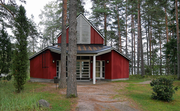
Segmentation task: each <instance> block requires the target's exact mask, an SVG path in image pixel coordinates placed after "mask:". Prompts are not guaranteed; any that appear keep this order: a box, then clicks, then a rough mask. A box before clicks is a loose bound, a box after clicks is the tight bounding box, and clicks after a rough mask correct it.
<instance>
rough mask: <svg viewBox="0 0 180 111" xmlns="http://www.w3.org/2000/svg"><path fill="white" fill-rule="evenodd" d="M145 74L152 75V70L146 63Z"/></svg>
mask: <svg viewBox="0 0 180 111" xmlns="http://www.w3.org/2000/svg"><path fill="white" fill-rule="evenodd" d="M145 75H152V70H151V68H150V67H149V66H148V65H145Z"/></svg>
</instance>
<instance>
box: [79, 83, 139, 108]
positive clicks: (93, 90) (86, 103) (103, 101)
mask: <svg viewBox="0 0 180 111" xmlns="http://www.w3.org/2000/svg"><path fill="white" fill-rule="evenodd" d="M125 86H126V83H103V84H97V85H78V86H77V91H78V104H77V106H76V111H138V110H137V109H135V108H133V107H131V106H132V103H131V102H129V101H128V100H127V99H125V98H124V97H123V98H120V97H119V98H117V97H116V98H114V96H115V95H118V94H119V93H118V90H120V89H123V88H124V87H125Z"/></svg>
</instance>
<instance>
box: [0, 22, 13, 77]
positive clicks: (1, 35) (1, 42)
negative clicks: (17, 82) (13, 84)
mask: <svg viewBox="0 0 180 111" xmlns="http://www.w3.org/2000/svg"><path fill="white" fill-rule="evenodd" d="M11 55H12V54H11V42H10V38H9V37H8V34H7V32H6V30H5V27H4V24H3V26H2V30H1V32H0V75H1V74H2V73H3V74H8V73H9V70H10V66H11Z"/></svg>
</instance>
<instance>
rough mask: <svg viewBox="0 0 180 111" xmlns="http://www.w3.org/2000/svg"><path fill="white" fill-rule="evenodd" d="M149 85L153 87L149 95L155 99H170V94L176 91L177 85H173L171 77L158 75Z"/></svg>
mask: <svg viewBox="0 0 180 111" xmlns="http://www.w3.org/2000/svg"><path fill="white" fill-rule="evenodd" d="M150 85H151V86H152V87H153V88H152V89H153V93H152V95H151V97H152V98H153V99H156V100H163V101H168V102H169V101H171V100H172V96H173V94H174V93H175V90H176V91H177V89H178V87H174V86H173V79H167V78H164V77H160V78H158V79H154V80H153V81H152V82H151V83H150Z"/></svg>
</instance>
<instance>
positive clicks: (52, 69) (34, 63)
mask: <svg viewBox="0 0 180 111" xmlns="http://www.w3.org/2000/svg"><path fill="white" fill-rule="evenodd" d="M59 59H60V55H59V54H55V53H53V52H51V51H49V50H47V51H46V63H47V64H46V65H47V68H43V67H42V53H41V54H39V55H38V56H36V57H34V58H33V59H31V60H30V77H32V78H42V79H53V78H54V76H56V60H59ZM53 60H54V61H55V62H54V63H53V62H52V61H53Z"/></svg>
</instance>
